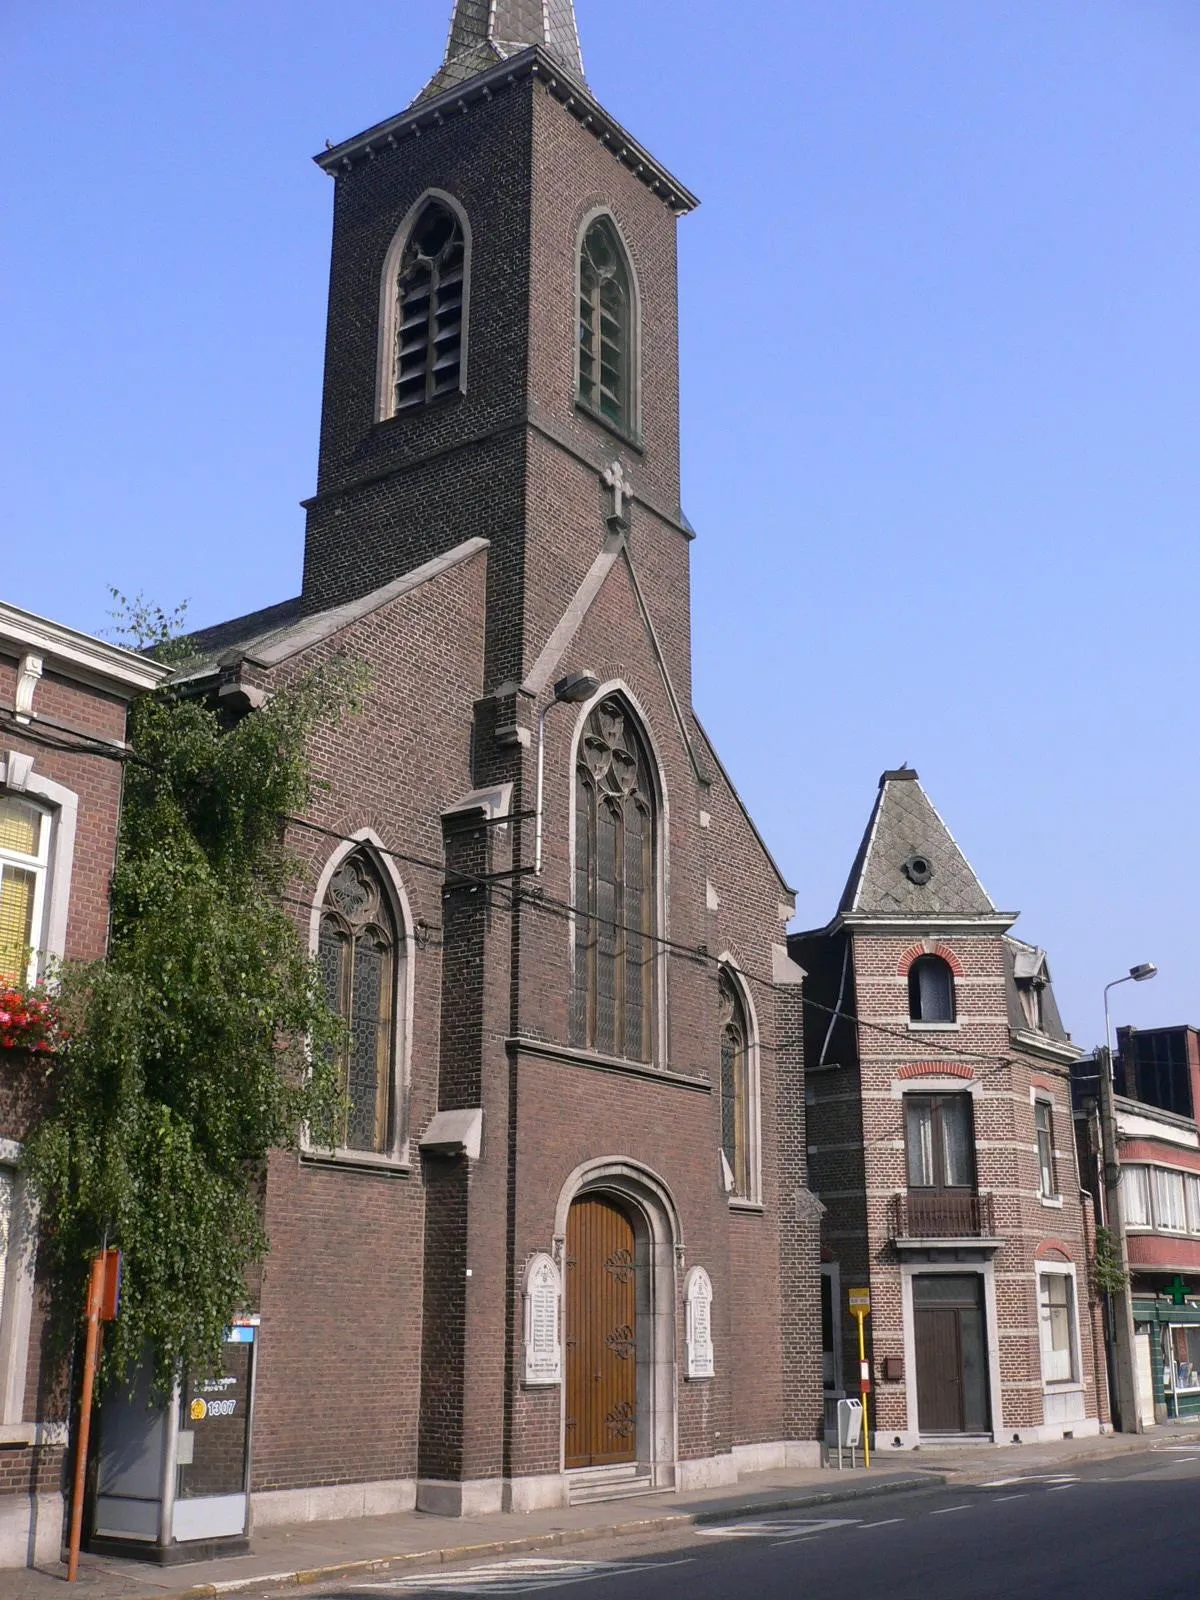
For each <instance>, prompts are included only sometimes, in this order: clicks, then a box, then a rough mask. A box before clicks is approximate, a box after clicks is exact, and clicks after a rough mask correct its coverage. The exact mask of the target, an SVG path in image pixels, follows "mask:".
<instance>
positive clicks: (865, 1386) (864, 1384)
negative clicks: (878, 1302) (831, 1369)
mask: <svg viewBox="0 0 1200 1600" xmlns="http://www.w3.org/2000/svg"><path fill="white" fill-rule="evenodd" d="M849 1299H850V1315H851V1316H852V1317H854V1318H855V1319H856V1321H857V1322H858V1388H859V1393H860V1395H861V1396H862V1440H863V1466H864V1467H869V1466H870V1465H871V1428H870V1413H869V1410H868V1402H867V1397H868V1395H869V1394H870V1393H871V1369H870V1367H869V1366H868V1365H867V1343H866V1335H865V1333H864V1331H863V1324H864V1323H865V1321H866V1319H867V1318H868V1317H869V1316H870V1315H871V1291H870V1289H851V1290H850V1292H849Z"/></svg>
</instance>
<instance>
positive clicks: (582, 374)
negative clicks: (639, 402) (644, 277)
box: [579, 217, 634, 433]
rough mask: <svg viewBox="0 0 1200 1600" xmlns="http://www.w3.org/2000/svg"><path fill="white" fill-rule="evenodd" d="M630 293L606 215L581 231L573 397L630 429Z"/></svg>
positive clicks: (619, 247)
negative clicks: (576, 372) (576, 387)
mask: <svg viewBox="0 0 1200 1600" xmlns="http://www.w3.org/2000/svg"><path fill="white" fill-rule="evenodd" d="M633 399H634V394H633V297H632V294H631V292H630V276H629V264H628V262H627V261H626V259H625V251H624V249H623V247H622V245H621V241H620V239H619V238H618V236H617V230H616V229H615V228H614V227H613V224H612V222H611V221H610V220H609V219H608V218H607V217H597V218H596V220H595V222H593V223H592V225H591V227H590V228H589V229H588V230H587V233H586V234H585V235H584V240H583V250H582V254H581V257H580V262H579V401H580V404H581V405H584V406H586V407H587V409H588V410H589V411H594V412H595V413H596V414H597V416H600V417H603V418H604V420H605V421H606V422H611V423H612V425H613V427H615V428H619V429H620V430H621V431H622V432H623V433H632V431H633V421H634V418H633V410H634V406H633Z"/></svg>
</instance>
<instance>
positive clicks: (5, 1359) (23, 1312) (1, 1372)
mask: <svg viewBox="0 0 1200 1600" xmlns="http://www.w3.org/2000/svg"><path fill="white" fill-rule="evenodd" d="M20 1160H21V1146H20V1145H19V1144H18V1143H17V1142H16V1141H15V1140H13V1139H0V1170H3V1172H4V1173H5V1175H6V1176H7V1177H8V1178H9V1180H10V1181H11V1183H12V1208H11V1216H10V1222H9V1230H8V1240H7V1245H6V1249H5V1259H4V1284H3V1289H2V1290H0V1443H5V1444H16V1443H22V1442H32V1440H33V1431H32V1425H29V1426H24V1427H23V1426H22V1422H23V1414H24V1410H25V1377H26V1372H27V1369H28V1366H29V1329H30V1325H31V1323H32V1320H33V1299H34V1268H35V1265H36V1257H37V1212H36V1209H35V1206H34V1201H33V1196H32V1193H31V1192H30V1189H29V1185H28V1182H27V1180H26V1178H25V1174H24V1173H23V1172H22V1171H21V1169H20Z"/></svg>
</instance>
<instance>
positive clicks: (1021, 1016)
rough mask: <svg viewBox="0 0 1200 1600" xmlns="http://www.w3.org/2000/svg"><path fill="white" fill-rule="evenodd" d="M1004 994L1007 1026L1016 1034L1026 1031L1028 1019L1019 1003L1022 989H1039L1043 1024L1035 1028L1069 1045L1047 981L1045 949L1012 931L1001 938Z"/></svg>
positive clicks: (1052, 990) (1048, 973)
mask: <svg viewBox="0 0 1200 1600" xmlns="http://www.w3.org/2000/svg"><path fill="white" fill-rule="evenodd" d="M1004 975H1005V994H1006V998H1007V1002H1008V1025H1009V1027H1010V1028H1012V1029H1013V1031H1014V1032H1015V1033H1021V1032H1029V1031H1030V1023H1029V1018H1028V1017H1027V1016H1026V1015H1025V1008H1024V1006H1022V1004H1021V988H1022V985H1025V984H1030V983H1033V984H1036V985H1037V987H1038V988H1039V989H1041V992H1042V1026H1041V1029H1040V1030H1038V1031H1040V1032H1042V1033H1044V1034H1045V1035H1046V1037H1047V1038H1048V1039H1053V1040H1055V1041H1056V1042H1057V1043H1059V1044H1069V1043H1070V1042H1071V1036H1070V1034H1069V1033H1068V1032H1067V1030H1066V1029H1065V1028H1064V1027H1063V1021H1062V1017H1061V1015H1060V1013H1059V1009H1058V1001H1057V1000H1055V998H1054V985H1053V984H1052V983H1051V981H1050V967H1049V965H1048V963H1047V961H1046V952H1045V951H1044V950H1043V949H1041V948H1040V947H1039V946H1038V945H1036V944H1027V943H1026V942H1025V940H1024V939H1015V938H1013V936H1012V934H1008V935H1006V936H1005V940H1004Z"/></svg>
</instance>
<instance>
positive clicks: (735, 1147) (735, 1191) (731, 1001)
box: [717, 967, 754, 1200]
mask: <svg viewBox="0 0 1200 1600" xmlns="http://www.w3.org/2000/svg"><path fill="white" fill-rule="evenodd" d="M717 984H718V988H717V1007H718V1015H719V1017H720V1021H721V1149H722V1151H723V1152H724V1155H725V1161H726V1164H727V1166H728V1168H729V1174H730V1178H731V1180H732V1187H731V1188H730V1193H731V1194H732V1195H733V1196H734V1197H735V1199H739V1200H747V1199H749V1198H750V1197H751V1194H752V1191H753V1187H754V1165H753V1153H754V1136H753V1112H754V1108H753V1097H752V1092H751V1091H752V1086H751V1081H750V1080H751V1074H750V1026H749V1021H748V1019H747V1016H746V1006H745V1003H744V1001H743V1000H742V994H741V990H740V988H739V987H738V985H737V983H736V982H735V981H734V979H733V977H732V975H731V974H730V973H729V972H728V971H727V970H726V969H725V968H724V967H722V968H721V971H720V973H719V975H718V980H717Z"/></svg>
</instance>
